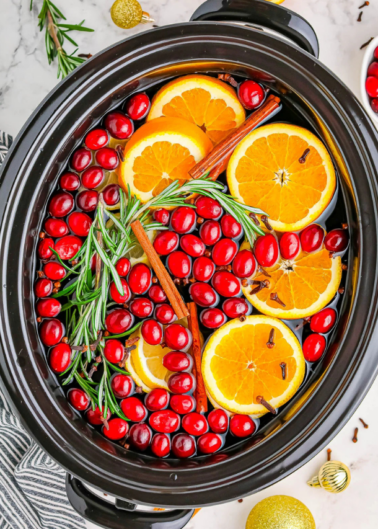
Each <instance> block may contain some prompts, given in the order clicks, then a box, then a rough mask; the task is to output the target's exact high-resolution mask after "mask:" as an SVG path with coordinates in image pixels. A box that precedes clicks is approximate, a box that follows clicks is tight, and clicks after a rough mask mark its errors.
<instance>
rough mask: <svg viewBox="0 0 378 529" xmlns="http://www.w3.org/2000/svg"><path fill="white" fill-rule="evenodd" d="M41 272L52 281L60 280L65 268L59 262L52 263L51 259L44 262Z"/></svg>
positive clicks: (63, 275)
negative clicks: (48, 261)
mask: <svg viewBox="0 0 378 529" xmlns="http://www.w3.org/2000/svg"><path fill="white" fill-rule="evenodd" d="M43 272H44V274H45V275H46V277H48V278H49V279H52V280H53V281H60V280H61V279H63V278H64V277H65V275H66V270H65V269H64V267H63V266H62V265H61V264H59V263H54V262H53V261H51V262H50V263H46V264H45V266H44V267H43ZM51 290H52V286H51Z"/></svg>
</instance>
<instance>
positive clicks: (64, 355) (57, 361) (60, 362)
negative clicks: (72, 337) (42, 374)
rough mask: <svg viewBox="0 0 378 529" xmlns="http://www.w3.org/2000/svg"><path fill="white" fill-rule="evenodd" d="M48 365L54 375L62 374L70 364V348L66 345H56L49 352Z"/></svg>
mask: <svg viewBox="0 0 378 529" xmlns="http://www.w3.org/2000/svg"><path fill="white" fill-rule="evenodd" d="M49 363H50V367H51V369H52V370H53V371H54V373H63V371H65V370H66V369H67V368H68V367H69V366H70V364H71V347H70V346H69V345H68V344H67V343H58V345H56V346H55V347H53V348H52V349H51V351H50V356H49Z"/></svg>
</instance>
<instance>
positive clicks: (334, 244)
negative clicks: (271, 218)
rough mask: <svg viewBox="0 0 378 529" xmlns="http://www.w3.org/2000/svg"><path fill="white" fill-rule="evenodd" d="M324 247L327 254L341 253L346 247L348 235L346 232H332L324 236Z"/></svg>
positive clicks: (338, 230)
mask: <svg viewBox="0 0 378 529" xmlns="http://www.w3.org/2000/svg"><path fill="white" fill-rule="evenodd" d="M324 246H325V247H326V249H327V250H328V251H329V252H335V253H339V252H343V251H344V250H346V249H347V247H348V233H347V231H346V230H341V229H337V230H332V231H330V232H329V233H327V235H326V236H325V239H324Z"/></svg>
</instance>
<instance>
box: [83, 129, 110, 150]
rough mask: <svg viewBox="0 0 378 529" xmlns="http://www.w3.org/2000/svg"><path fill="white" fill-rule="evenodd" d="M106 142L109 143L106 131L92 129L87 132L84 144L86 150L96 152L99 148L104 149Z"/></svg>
mask: <svg viewBox="0 0 378 529" xmlns="http://www.w3.org/2000/svg"><path fill="white" fill-rule="evenodd" d="M108 141H109V136H108V133H107V132H106V130H104V129H94V130H91V131H90V132H88V134H87V135H86V138H85V142H84V143H85V145H86V147H88V149H91V150H92V151H97V149H101V147H105V145H106V144H107V143H108Z"/></svg>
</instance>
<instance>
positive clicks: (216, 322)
mask: <svg viewBox="0 0 378 529" xmlns="http://www.w3.org/2000/svg"><path fill="white" fill-rule="evenodd" d="M200 320H201V323H202V325H204V326H205V327H207V328H208V329H218V327H221V326H222V325H223V324H224V323H226V321H227V318H226V316H225V314H224V313H223V312H222V311H221V310H220V309H206V310H204V311H202V312H201V316H200Z"/></svg>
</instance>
